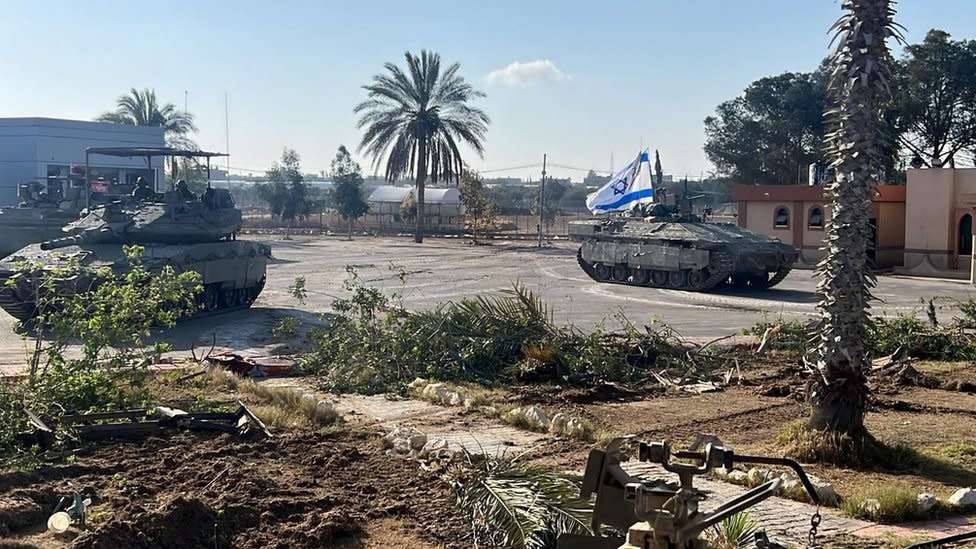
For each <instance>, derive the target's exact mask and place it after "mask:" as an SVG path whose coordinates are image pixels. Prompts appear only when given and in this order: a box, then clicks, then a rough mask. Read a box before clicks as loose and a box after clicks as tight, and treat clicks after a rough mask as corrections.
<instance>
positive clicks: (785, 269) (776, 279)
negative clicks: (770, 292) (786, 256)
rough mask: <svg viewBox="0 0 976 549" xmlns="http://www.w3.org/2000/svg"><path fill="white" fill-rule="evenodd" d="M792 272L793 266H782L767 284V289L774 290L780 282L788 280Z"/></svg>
mask: <svg viewBox="0 0 976 549" xmlns="http://www.w3.org/2000/svg"><path fill="white" fill-rule="evenodd" d="M791 270H793V269H792V265H791V266H786V265H783V266H781V267H780V268H779V270H778V271H776V274H774V275H773V276H772V277H770V279H769V281H768V282H766V287H767V288H772V287H773V286H775V285H777V284H779V283H780V282H782V281H783V279H784V278H786V275H788V274H790V271H791Z"/></svg>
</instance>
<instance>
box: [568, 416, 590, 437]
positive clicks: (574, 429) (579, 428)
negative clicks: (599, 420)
mask: <svg viewBox="0 0 976 549" xmlns="http://www.w3.org/2000/svg"><path fill="white" fill-rule="evenodd" d="M565 433H566V435H567V436H570V437H576V438H582V437H583V435H585V434H586V424H585V423H583V420H582V419H580V418H578V417H571V418H569V421H567V422H566V430H565Z"/></svg>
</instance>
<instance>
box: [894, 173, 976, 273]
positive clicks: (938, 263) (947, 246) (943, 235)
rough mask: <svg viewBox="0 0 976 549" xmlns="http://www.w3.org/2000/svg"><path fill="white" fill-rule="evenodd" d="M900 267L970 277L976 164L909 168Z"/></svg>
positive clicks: (921, 271)
mask: <svg viewBox="0 0 976 549" xmlns="http://www.w3.org/2000/svg"><path fill="white" fill-rule="evenodd" d="M907 191H908V192H907V194H906V197H905V202H906V204H907V205H908V209H907V210H906V214H905V262H904V271H905V272H907V273H911V274H919V275H933V276H951V277H956V278H970V276H971V272H972V265H973V216H974V215H976V169H974V168H966V169H952V168H929V169H922V170H908V185H907Z"/></svg>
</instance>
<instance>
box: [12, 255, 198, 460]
mask: <svg viewBox="0 0 976 549" xmlns="http://www.w3.org/2000/svg"><path fill="white" fill-rule="evenodd" d="M142 252H143V248H142V247H141V246H135V245H133V246H125V247H124V253H125V255H126V258H127V260H128V262H129V266H130V267H129V269H127V270H126V271H125V272H122V273H114V272H112V271H111V270H110V269H108V268H103V269H100V270H98V271H97V272H94V273H84V274H83V273H82V271H81V270H79V269H78V268H77V266H69V267H67V268H63V269H56V270H55V269H50V268H44V267H43V266H42V265H27V264H25V265H22V266H21V268H20V269H19V275H17V277H15V278H13V279H11V280H10V281H9V282H8V283H9V284H18V283H20V284H23V283H25V281H24V280H22V277H29V278H30V280H29V283H30V284H33V286H32V287H33V288H35V291H34V297H35V305H36V308H37V313H38V314H37V317H36V318H34V319H32V320H31V321H29V322H26V323H24V324H23V325H22V326H21V327H20V329H21V333H22V334H23V337H24V338H25V340H30V341H31V345H30V346H29V347H30V351H29V356H28V369H27V374H26V375H25V376H24V377H23V378H21V379H17V380H13V381H8V382H7V383H6V384H5V385H4V386H3V387H2V388H0V391H2V392H0V453H3V454H4V455H11V453H10V452H9V451H11V450H13V448H14V443H15V441H16V438H17V434H18V433H19V432H20V431H21V430H22V429H24V428H25V427H26V425H27V417H26V415H25V412H24V410H30V411H31V412H33V413H35V414H37V416H39V417H41V418H44V417H51V416H56V415H58V414H59V413H63V412H64V411H66V410H77V411H97V410H105V409H109V408H113V407H123V406H131V405H135V404H142V403H143V401H144V399H145V397H146V395H145V384H144V381H145V375H146V372H147V366H149V365H150V364H151V363H152V362H153V359H154V358H155V357H157V356H158V355H159V354H160V353H162V352H164V351H166V350H167V345H166V344H164V343H155V344H151V345H150V344H147V340H148V338H149V336H150V335H151V332H152V330H153V328H156V327H160V326H162V327H170V326H172V325H173V324H175V322H176V321H177V320H178V319H179V318H180V317H183V316H185V315H187V314H190V313H192V312H194V311H196V309H197V307H198V305H197V301H196V295H197V294H198V293H199V292H200V290H201V288H202V286H201V284H200V276H199V275H198V274H197V273H195V272H184V273H176V272H175V271H174V270H173V269H172V268H171V267H165V268H163V269H162V270H161V271H160V272H158V273H153V272H150V271H149V270H148V269H147V268H146V267H145V266H144V265H143V263H142V261H141V257H142ZM18 277H20V278H18ZM78 277H84V278H86V279H90V280H91V281H92V282H91V283H90V285H89V286H87V291H76V290H77V286H78ZM74 346H77V348H75V347H74Z"/></svg>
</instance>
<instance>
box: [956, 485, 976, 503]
mask: <svg viewBox="0 0 976 549" xmlns="http://www.w3.org/2000/svg"><path fill="white" fill-rule="evenodd" d="M949 503H951V504H953V505H959V506H964V505H976V490H973V489H972V488H960V489H959V490H956V492H955V493H954V494H952V495H951V496H949Z"/></svg>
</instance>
